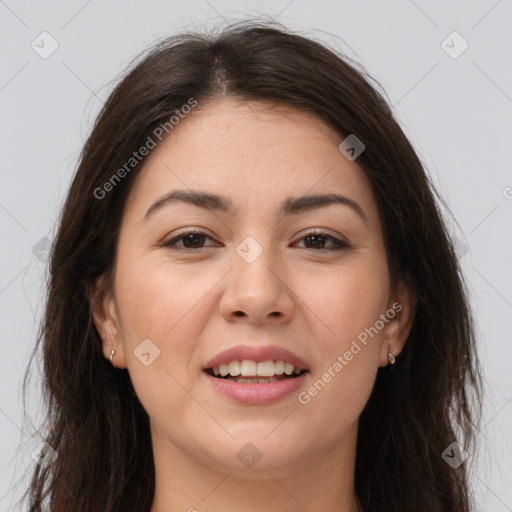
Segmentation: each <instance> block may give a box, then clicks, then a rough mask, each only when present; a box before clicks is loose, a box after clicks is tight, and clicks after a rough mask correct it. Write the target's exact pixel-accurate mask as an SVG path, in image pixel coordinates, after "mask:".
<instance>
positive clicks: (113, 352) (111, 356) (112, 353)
mask: <svg viewBox="0 0 512 512" xmlns="http://www.w3.org/2000/svg"><path fill="white" fill-rule="evenodd" d="M115 353H116V351H115V350H114V349H112V352H110V362H111V363H112V366H113V367H114V368H117V366H116V365H115V364H114V362H113V361H112V358H113V357H114V354H115Z"/></svg>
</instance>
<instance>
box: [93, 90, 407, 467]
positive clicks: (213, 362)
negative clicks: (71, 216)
mask: <svg viewBox="0 0 512 512" xmlns="http://www.w3.org/2000/svg"><path fill="white" fill-rule="evenodd" d="M342 140H343V138H342V137H340V136H339V135H338V134H337V133H335V132H334V131H333V130H331V129H330V128H329V127H327V126H326V125H325V124H324V123H323V122H322V121H321V120H319V119H317V118H316V117H312V116H309V115H306V114H304V113H301V112H298V111H295V110H292V109H291V108H287V107H283V106H279V107H277V108H275V106H274V107H272V105H271V104H267V103H262V102H256V103H247V102H246V103H240V102H235V101H234V100H224V101H222V102H218V103H214V104H210V105H207V106H204V107H202V106H201V105H199V106H198V108H197V109H195V110H194V112H193V113H191V114H190V115H189V116H188V117H186V118H185V119H184V120H182V121H181V122H180V123H179V124H178V125H177V126H175V127H174V128H173V130H172V132H171V135H170V136H169V137H168V138H167V139H164V140H163V141H162V142H161V143H159V145H158V146H157V147H156V148H155V149H152V150H151V151H152V153H151V154H150V157H149V159H148V160H147V162H146V163H145V164H144V169H143V170H142V171H141V173H140V174H139V176H138V178H137V181H136V182H135V185H134V188H133V189H132V191H131V193H130V196H129V198H128V201H127V204H126V209H125V213H124V217H123V220H122V225H121V231H120V235H119V241H118V250H117V260H116V267H115V279H114V290H113V294H111V295H110V298H108V296H107V300H106V302H104V303H103V306H105V308H104V310H103V311H104V312H105V311H108V312H109V314H110V317H109V315H106V316H103V314H99V313H98V312H97V310H95V322H96V325H97V327H98V330H99V331H100V333H101V334H102V338H103V341H104V353H105V356H106V357H108V355H109V354H110V351H111V349H112V348H115V350H116V353H115V356H114V364H115V365H116V366H117V367H118V368H127V369H128V372H129V375H130V378H131V380H132V382H133V385H134V388H135V390H136V393H137V395H138V397H139V399H140V401H141V403H142V405H143V406H144V408H145V409H146V411H147V413H148V414H149V417H150V420H151V430H152V439H153V447H154V451H155V453H158V454H159V455H158V457H166V458H167V457H172V458H173V460H176V457H185V458H188V459H190V458H191V459H193V460H196V461H198V462H200V463H202V464H204V465H207V466H209V467H215V468H224V469H226V468H228V469H229V468H231V469H233V468H235V469H247V468H253V470H258V469H261V470H268V469H270V468H273V469H277V468H279V471H281V472H282V473H280V474H282V475H285V474H286V473H287V472H296V471H297V470H298V469H300V468H301V467H302V465H308V466H310V465H311V463H314V462H315V461H317V460H318V458H322V459H323V460H325V458H326V457H328V456H334V457H336V458H337V459H338V460H339V459H340V457H343V456H345V457H346V456H347V455H351V454H353V452H354V450H355V439H356V432H357V421H358V417H359V415H360V414H361V412H362V410H363V408H364V406H365V404H366V402H367V400H368V398H369V395H370V393H371V390H372V386H373V384H374V380H375V377H376V373H377V370H378V367H379V366H385V365H387V364H388V352H392V353H394V354H395V355H398V353H399V352H400V350H401V349H402V346H403V343H404V342H405V339H406V337H407V335H408V331H409V328H410V320H411V318H410V315H409V310H410V308H409V303H408V295H407V292H406V290H405V288H403V287H400V288H399V292H398V293H400V295H393V296H392V295H391V294H390V277H389V274H388V266H387V259H386V252H385V247H384V240H383V234H382V227H381V223H380V220H379V214H378V210H377V205H376V202H375V199H374V197H373V195H372V191H371V187H370V183H369V181H368V179H367V177H366V175H365V174H364V172H363V171H362V170H361V169H360V168H359V166H358V165H357V161H350V160H349V159H348V158H347V157H346V156H345V155H344V154H343V153H342V152H341V151H340V150H339V149H338V145H339V144H340V142H341V141H342ZM368 149H369V148H367V150H368ZM178 191H179V194H178ZM171 193H173V194H175V199H172V198H171V196H170V194H171ZM180 194H181V198H182V199H181V200H180V199H179V197H180ZM335 196H336V197H335ZM176 197H178V199H176ZM166 198H167V199H166ZM315 198H316V199H315ZM336 198H337V199H336ZM188 232H192V233H196V234H195V235H194V234H188V235H187V236H184V235H186V233H188ZM180 236H184V238H179V237H180ZM400 290H401V291H400ZM109 318H110V319H109ZM225 351H229V352H227V353H225V354H223V353H224V352H225ZM237 361H238V362H237ZM269 361H270V362H269ZM280 361H282V362H280ZM258 362H260V363H262V364H261V365H258V364H257V363H258ZM221 363H222V364H223V366H221ZM283 363H287V364H285V365H283ZM291 364H293V365H294V367H293V368H292V367H291V366H290V365H291ZM295 370H297V371H298V370H301V371H302V373H300V374H296V373H295ZM226 371H230V372H231V373H232V374H233V375H232V376H231V377H228V378H222V376H221V375H219V376H215V375H214V373H217V372H222V373H225V372H226ZM283 371H284V375H283ZM290 371H291V372H292V376H290V377H288V376H287V375H286V373H287V372H288V373H289V372H290ZM239 372H242V375H238V373H239ZM231 373H230V375H231ZM255 373H256V376H255V375H254V374H255ZM269 376H270V377H269ZM240 378H242V382H237V381H236V380H235V379H240ZM260 379H261V382H258V381H259V380H260ZM269 380H270V381H269ZM158 460H160V459H156V463H157V464H158Z"/></svg>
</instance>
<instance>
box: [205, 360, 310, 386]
mask: <svg viewBox="0 0 512 512" xmlns="http://www.w3.org/2000/svg"><path fill="white" fill-rule="evenodd" d="M212 370H213V374H214V375H215V376H216V377H218V376H221V377H226V376H232V377H238V376H240V379H236V381H237V382H242V381H245V380H247V379H244V378H243V377H274V376H276V375H288V376H290V375H292V374H295V375H299V374H300V373H302V370H300V369H299V368H295V366H293V364H290V363H285V362H284V361H272V360H270V359H268V360H267V361H258V362H257V361H253V360H251V359H243V360H242V361H239V360H234V361H230V362H229V363H222V364H221V365H219V366H216V367H215V368H212ZM263 380H264V381H265V382H267V380H265V379H263ZM256 381H258V382H259V379H254V380H249V382H252V383H254V382H256ZM268 382H274V381H273V380H268Z"/></svg>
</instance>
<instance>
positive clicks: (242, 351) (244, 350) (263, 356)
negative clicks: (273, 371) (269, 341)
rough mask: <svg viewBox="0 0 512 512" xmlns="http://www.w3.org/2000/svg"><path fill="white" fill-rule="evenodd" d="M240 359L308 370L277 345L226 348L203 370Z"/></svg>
mask: <svg viewBox="0 0 512 512" xmlns="http://www.w3.org/2000/svg"><path fill="white" fill-rule="evenodd" d="M242 359H251V360H253V361H258V362H259V361H268V360H272V361H283V362H284V363H290V364H293V366H294V367H295V368H299V369H300V370H308V369H309V368H308V365H307V363H306V362H305V361H304V360H302V359H301V358H300V357H299V356H297V355H295V354H294V353H293V352H290V351H289V350H286V349H285V348H283V347H279V346H277V345H265V346H254V345H237V346H236V347H231V348H228V349H227V350H224V351H223V352H220V353H219V354H217V355H216V356H215V357H213V358H212V359H210V360H209V361H208V362H207V363H206V365H205V367H204V369H205V370H206V369H207V368H215V367H218V366H220V365H221V364H222V363H225V364H227V363H230V362H231V361H236V360H238V361H241V360H242Z"/></svg>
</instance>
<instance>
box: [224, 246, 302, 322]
mask: <svg viewBox="0 0 512 512" xmlns="http://www.w3.org/2000/svg"><path fill="white" fill-rule="evenodd" d="M271 252H272V251H271V250H270V249H268V248H266V249H264V250H263V252H262V253H261V254H260V255H259V256H258V258H257V259H256V260H254V261H252V262H248V261H246V260H245V259H244V258H242V257H240V256H239V255H238V254H235V255H234V258H233V264H234V268H233V270H232V271H231V272H229V274H228V276H227V278H228V280H227V281H226V284H225V290H224V293H223V295H222V297H221V300H220V304H219V308H220V313H221V314H222V316H223V317H224V318H225V319H226V320H227V321H229V322H250V323H254V324H260V325H261V324H265V323H269V322H270V323H273V324H282V323H286V322H289V321H290V320H291V319H292V318H293V315H294V312H295V299H294V293H293V291H292V283H291V278H290V276H289V273H286V272H285V270H284V267H283V265H281V264H279V262H278V261H277V258H275V257H273V255H272V254H271Z"/></svg>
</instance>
